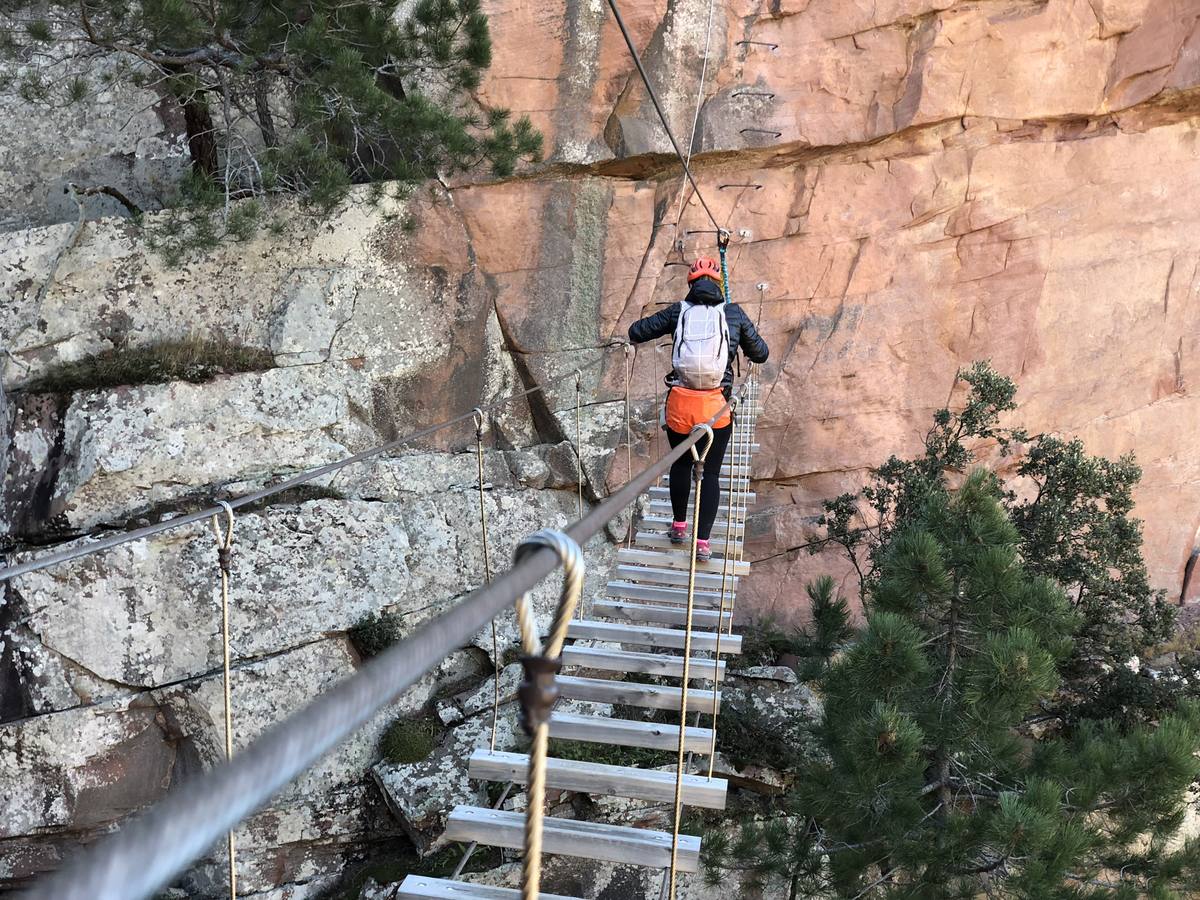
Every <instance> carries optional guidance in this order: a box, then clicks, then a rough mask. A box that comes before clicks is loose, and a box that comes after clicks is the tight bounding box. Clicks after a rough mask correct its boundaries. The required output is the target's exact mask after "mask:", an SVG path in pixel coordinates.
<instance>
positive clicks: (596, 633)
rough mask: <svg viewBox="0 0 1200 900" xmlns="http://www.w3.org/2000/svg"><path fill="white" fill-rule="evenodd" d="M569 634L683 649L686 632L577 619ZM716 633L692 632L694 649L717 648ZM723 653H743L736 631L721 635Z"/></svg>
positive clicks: (698, 651)
mask: <svg viewBox="0 0 1200 900" xmlns="http://www.w3.org/2000/svg"><path fill="white" fill-rule="evenodd" d="M567 636H568V637H572V638H575V639H577V640H579V639H582V640H588V641H612V642H613V643H617V644H641V645H643V646H649V647H666V648H668V649H671V650H682V649H683V642H684V637H685V635H684V632H683V631H682V630H679V629H675V628H651V627H650V626H649V625H625V624H622V623H620V622H593V621H590V620H588V619H576V620H575V621H574V622H572V623H571V624H570V625H569V626H568V631H567ZM716 638H717V636H716V635H715V634H713V633H712V632H711V631H693V632H692V650H694V651H696V652H697V653H711V652H713V651H714V650H715V649H716V646H717V640H716ZM721 652H722V653H728V654H730V655H733V654H735V653H741V652H742V639H741V637H740V636H739V635H736V634H727V635H722V637H721Z"/></svg>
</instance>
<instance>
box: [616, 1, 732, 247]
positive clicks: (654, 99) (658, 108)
mask: <svg viewBox="0 0 1200 900" xmlns="http://www.w3.org/2000/svg"><path fill="white" fill-rule="evenodd" d="M608 5H609V8H610V9H611V10H612V11H613V16H614V18H616V20H617V27H618V28H620V29H621V36H622V37H623V38H625V46H626V47H628V48H629V55H630V56H631V57H633V64H634V65H635V66H637V70H638V74H639V75H641V76H642V83H643V84H645V85H646V92H647V93H648V94H649V95H650V102H651V103H653V104H654V111H655V112H657V113H658V118H659V120H661V121H662V126H663V131H665V132H666V133H667V138H668V139H669V140H670V141H671V146H672V147H673V148H675V155H676V156H678V157H679V164H680V165H681V166H683V174H685V175H686V176H687V179H688V181H690V182H691V184H692V190H694V191H695V192H696V196H697V197H698V198H699V199H700V205H701V206H703V207H704V211H705V212H706V213H707V214H708V219H709V221H710V222H712V226H713V228H715V229H717V231H718V232H723V231H724V230H725V229H724V228H722V227H721V224H720V223H719V222H718V221H717V217H716V216H715V215H713V211H712V209H710V208H709V205H708V202H707V201H706V200H705V199H704V194H702V193H701V192H700V185H698V184H696V178H695V176H694V175H692V167H691V165H690V164H689V163H688V161H687V160H686V159H685V158H684V156H683V151H682V150H680V149H679V141H677V140H675V135H674V133H672V131H671V126H670V124H668V122H667V114H666V113H664V112H663V108H662V104H661V103H660V102H659V100H658V93H657V92H656V91H655V90H654V85H652V84H651V83H650V76H648V75H647V74H646V67H645V66H643V65H642V58H641V57H640V56H639V55H638V52H637V48H636V47H634V46H633V38H632V37H631V36H630V34H629V29H628V28H626V27H625V20H624V19H623V18H621V11H620V10H619V9H617V2H616V0H608Z"/></svg>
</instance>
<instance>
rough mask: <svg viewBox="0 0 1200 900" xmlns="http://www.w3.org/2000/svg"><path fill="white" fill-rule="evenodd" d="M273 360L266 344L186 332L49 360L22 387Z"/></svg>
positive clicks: (90, 384) (205, 374)
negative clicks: (54, 362) (42, 370)
mask: <svg viewBox="0 0 1200 900" xmlns="http://www.w3.org/2000/svg"><path fill="white" fill-rule="evenodd" d="M274 364H275V360H274V357H272V356H271V352H270V351H269V350H265V349H263V348H261V347H245V346H242V345H240V344H234V343H232V342H230V341H226V340H219V339H218V340H213V339H201V338H187V339H185V340H179V341H160V342H157V343H153V344H144V345H141V346H137V347H127V348H117V349H113V350H105V351H104V352H102V353H97V354H95V355H93V356H87V357H84V358H83V359H78V360H75V361H74V362H67V363H59V364H58V365H56V366H52V367H51V368H50V369H49V370H47V371H46V372H45V373H44V374H42V375H41V377H39V378H36V379H34V380H33V381H31V382H30V383H29V384H28V385H27V386H26V390H28V391H30V392H33V393H70V392H71V391H79V390H90V389H96V388H112V387H120V386H122V385H139V384H162V383H164V382H168V381H190V382H193V383H200V382H205V381H211V380H212V379H213V378H215V377H217V376H218V375H232V374H234V373H237V372H261V371H263V370H265V369H269V368H271V367H272V366H273V365H274Z"/></svg>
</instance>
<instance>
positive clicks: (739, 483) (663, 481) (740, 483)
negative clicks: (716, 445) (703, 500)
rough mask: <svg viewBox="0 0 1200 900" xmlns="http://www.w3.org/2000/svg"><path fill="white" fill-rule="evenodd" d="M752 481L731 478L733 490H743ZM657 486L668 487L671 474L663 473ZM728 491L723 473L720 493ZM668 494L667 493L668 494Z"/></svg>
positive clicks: (726, 480)
mask: <svg viewBox="0 0 1200 900" xmlns="http://www.w3.org/2000/svg"><path fill="white" fill-rule="evenodd" d="M751 484H753V481H752V480H751V479H749V478H744V477H740V476H739V477H737V478H734V479H733V487H734V489H735V490H738V491H744V490H745V489H746V488H748V487H750V485H751ZM657 486H658V487H664V488H669V487H670V486H671V476H670V475H663V476H662V477H661V478H659V479H658V485H657ZM728 491H729V479H728V478H726V477H725V476H724V475H722V476H721V495H722V496H724V495H725V494H726V493H727V492H728ZM668 496H669V495H668Z"/></svg>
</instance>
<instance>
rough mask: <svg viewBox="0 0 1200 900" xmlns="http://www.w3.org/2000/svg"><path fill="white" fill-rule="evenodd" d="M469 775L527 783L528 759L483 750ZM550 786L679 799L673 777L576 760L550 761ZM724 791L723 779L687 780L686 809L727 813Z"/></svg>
mask: <svg viewBox="0 0 1200 900" xmlns="http://www.w3.org/2000/svg"><path fill="white" fill-rule="evenodd" d="M468 771H469V773H470V776H471V777H472V778H478V779H481V780H485V781H503V782H512V783H513V784H528V782H529V757H528V756H527V755H526V754H524V753H502V752H500V751H498V750H488V749H487V748H486V747H481V748H479V749H478V750H476V751H475V752H474V753H473V754H472V755H471V761H470V764H469V766H468ZM546 787H548V788H555V789H557V790H562V791H577V792H579V793H583V794H596V795H599V796H602V797H631V798H633V799H635V800H651V801H661V802H672V801H674V799H675V773H674V772H660V771H658V770H657V769H634V768H630V767H628V766H609V765H602V764H600V763H593V762H581V761H578V760H573V759H547V760H546ZM725 792H726V783H725V780H724V779H723V778H713V779H709V778H708V777H706V776H704V775H684V776H683V802H684V804H685V805H687V806H702V807H704V808H705V809H724V808H725Z"/></svg>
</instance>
